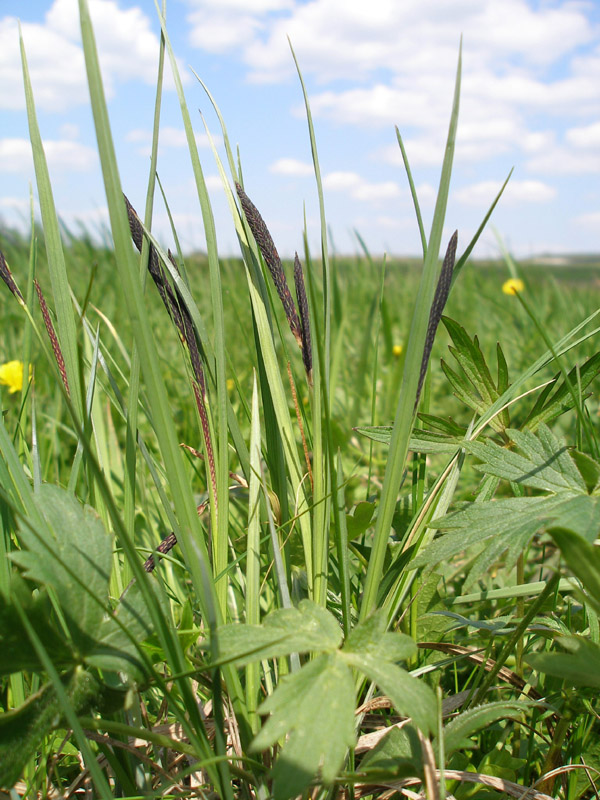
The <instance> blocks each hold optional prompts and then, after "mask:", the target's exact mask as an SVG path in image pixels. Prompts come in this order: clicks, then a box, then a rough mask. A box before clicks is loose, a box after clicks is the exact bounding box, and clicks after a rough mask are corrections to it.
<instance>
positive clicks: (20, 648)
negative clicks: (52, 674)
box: [0, 575, 78, 675]
mask: <svg viewBox="0 0 600 800" xmlns="http://www.w3.org/2000/svg"><path fill="white" fill-rule="evenodd" d="M11 596H12V597H16V598H17V600H18V602H19V605H20V606H21V608H22V609H23V610H24V611H25V613H26V614H27V618H28V619H29V622H30V624H31V626H32V627H33V629H34V630H35V632H36V633H37V635H38V637H39V639H40V641H41V642H42V644H43V645H44V647H45V648H46V649H47V650H48V651H49V652H51V653H52V658H53V661H54V664H55V665H56V666H57V667H58V668H66V667H69V666H72V665H73V664H75V663H76V662H77V660H78V657H76V656H75V654H74V653H73V651H72V650H71V648H70V647H69V643H68V642H66V641H65V637H64V634H63V632H62V631H61V630H60V628H59V626H58V625H57V621H56V618H55V615H54V612H53V609H52V605H51V603H50V601H49V599H48V594H47V592H46V590H45V589H42V590H40V591H38V592H36V595H35V596H33V595H32V592H31V589H30V587H29V586H28V585H27V584H26V583H25V581H24V580H23V579H22V578H21V577H20V576H19V575H14V576H13V577H12V579H11V582H10V588H9V591H7V592H6V594H4V592H0V675H8V674H10V673H12V672H20V671H21V670H25V671H28V672H41V671H43V666H42V664H41V662H40V660H39V657H38V655H37V653H36V651H35V648H34V647H33V645H32V644H31V642H30V640H29V638H28V636H27V634H26V631H25V629H24V628H23V624H22V622H21V619H20V617H19V615H18V614H17V612H16V610H15V607H14V605H13V604H12V603H11V600H10V597H11Z"/></svg>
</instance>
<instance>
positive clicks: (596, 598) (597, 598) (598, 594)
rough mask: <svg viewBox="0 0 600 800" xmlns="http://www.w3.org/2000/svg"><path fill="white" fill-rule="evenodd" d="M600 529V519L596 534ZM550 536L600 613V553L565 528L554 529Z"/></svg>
mask: <svg viewBox="0 0 600 800" xmlns="http://www.w3.org/2000/svg"><path fill="white" fill-rule="evenodd" d="M599 529H600V519H598V518H597V519H596V534H595V535H594V539H592V541H594V540H595V539H596V537H597V535H598V530H599ZM550 535H551V536H552V538H553V539H554V541H555V542H556V544H557V545H558V547H559V548H560V552H561V553H562V555H563V558H564V559H565V561H566V562H567V565H568V567H569V569H570V570H571V572H572V573H573V574H574V575H575V576H576V577H577V578H579V580H580V581H581V583H582V585H583V588H584V589H585V591H586V592H587V594H588V596H589V599H590V600H591V601H592V603H593V605H594V606H595V608H596V611H600V552H599V551H598V548H597V547H595V546H594V545H593V544H591V543H590V542H589V541H584V539H582V538H581V536H579V535H577V534H576V533H574V532H573V531H572V530H567V529H565V528H552V529H551V530H550Z"/></svg>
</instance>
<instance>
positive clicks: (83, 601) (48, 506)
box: [11, 484, 112, 653]
mask: <svg viewBox="0 0 600 800" xmlns="http://www.w3.org/2000/svg"><path fill="white" fill-rule="evenodd" d="M34 502H35V504H36V506H37V509H38V511H39V512H40V513H41V515H42V516H43V517H44V519H45V521H46V523H47V526H48V528H47V531H44V532H42V531H37V530H36V531H35V533H34V531H32V530H31V529H30V528H29V527H28V526H27V525H25V524H22V525H21V528H20V533H19V538H20V540H21V541H22V543H23V544H24V545H25V547H26V548H27V549H26V550H22V551H19V552H16V553H13V554H12V555H11V558H12V560H13V561H14V562H15V563H17V564H18V565H19V566H20V567H21V568H22V569H24V570H26V572H25V575H26V577H28V578H30V579H31V580H34V581H36V582H37V583H41V584H44V585H46V586H49V587H52V589H53V590H54V592H55V593H56V596H57V598H58V601H59V604H60V607H61V610H62V612H63V613H64V615H65V618H66V619H67V620H68V624H69V630H70V631H71V634H72V636H73V640H74V642H75V643H76V644H77V647H78V648H79V649H80V650H81V652H82V653H85V652H88V651H89V649H90V647H91V646H92V644H93V641H94V638H95V636H96V635H97V633H98V630H99V628H100V625H101V624H102V618H103V616H104V609H103V606H104V604H105V603H106V600H107V597H108V582H109V577H110V571H111V565H112V538H111V537H110V536H109V534H108V533H107V532H106V530H105V528H104V525H103V524H102V521H101V519H100V517H99V516H98V515H97V513H96V512H95V511H94V510H93V509H92V508H90V507H89V506H83V505H82V504H81V503H79V502H78V501H77V500H76V498H75V497H73V495H71V494H69V493H68V492H66V491H65V490H64V489H61V488H60V487H58V486H51V485H49V484H44V485H42V486H40V488H39V489H38V491H37V492H35V493H34ZM40 535H48V536H49V538H48V539H45V540H44V541H42V540H40ZM95 598H97V599H95Z"/></svg>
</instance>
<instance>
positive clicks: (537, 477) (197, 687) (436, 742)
mask: <svg viewBox="0 0 600 800" xmlns="http://www.w3.org/2000/svg"><path fill="white" fill-rule="evenodd" d="M80 12H81V19H82V31H83V39H84V46H85V51H86V66H87V71H88V80H89V84H90V92H91V98H92V108H93V112H94V118H95V123H96V130H97V136H98V148H99V154H100V158H101V163H102V168H103V174H104V180H105V187H106V195H107V203H108V207H109V212H110V224H111V234H110V237H109V236H108V235H107V244H106V245H105V246H99V245H98V244H97V243H95V242H94V241H93V239H92V238H90V236H89V235H88V234H87V233H86V232H85V231H77V232H75V233H71V232H69V231H65V230H63V231H62V236H61V235H59V232H60V226H59V223H58V221H57V216H56V212H55V210H54V207H53V202H52V194H51V186H50V182H49V178H48V175H47V172H46V170H45V160H44V155H43V148H42V142H41V137H40V135H39V132H38V130H37V123H36V120H35V113H34V108H35V106H34V96H33V92H32V91H31V87H29V86H28V83H27V72H26V69H24V74H25V79H26V88H27V92H26V94H27V98H28V113H29V122H30V131H31V140H32V146H33V149H34V155H35V159H34V160H35V164H36V176H37V181H38V193H39V196H40V203H41V207H42V225H41V226H39V225H36V226H35V229H34V231H33V235H32V237H31V238H23V237H20V236H19V235H18V234H16V233H15V232H11V231H5V232H3V233H1V234H0V250H1V251H2V253H3V254H4V256H5V258H6V261H7V263H8V265H9V267H10V269H11V271H12V274H13V276H14V278H15V280H16V282H17V284H18V286H19V287H20V290H21V292H22V294H23V296H24V297H25V299H26V303H25V304H22V303H19V302H17V299H16V298H15V296H13V295H12V294H11V293H10V292H9V290H8V288H6V287H1V288H2V289H3V291H2V292H0V314H1V315H2V319H3V321H4V325H3V329H2V353H3V355H4V358H5V360H6V361H9V360H22V361H24V362H25V363H28V362H31V364H32V365H33V376H34V377H33V383H32V385H31V386H28V385H27V382H26V383H25V385H24V387H23V389H22V390H21V391H20V392H16V393H14V394H9V393H8V387H2V395H1V401H2V407H3V412H4V413H3V421H2V424H1V425H0V452H1V454H2V457H1V458H0V520H1V523H2V534H3V535H2V539H1V541H2V546H3V554H2V558H1V559H0V643H1V644H2V649H1V650H0V676H1V677H0V681H1V685H2V694H1V700H0V703H1V706H2V712H3V713H1V714H0V784H2V785H3V786H4V787H5V788H7V789H10V788H12V787H13V786H14V787H15V791H16V792H17V794H18V795H21V796H27V797H36V796H40V797H41V796H45V792H47V791H48V786H49V785H51V786H52V787H53V790H56V791H58V792H63V793H64V792H66V791H67V790H68V787H69V786H71V787H72V786H74V785H75V784H74V782H76V781H81V782H82V784H83V783H85V782H86V781H88V782H91V784H92V785H93V786H92V789H91V792H92V794H93V795H94V796H98V797H122V798H125V797H129V798H133V797H163V796H211V793H213V796H214V794H216V795H218V796H220V797H236V798H237V797H247V798H250V797H256V798H268V797H271V796H273V797H275V798H277V800H284V799H285V798H291V797H297V796H305V797H306V796H308V795H307V793H310V796H311V797H323V798H326V797H335V796H346V797H352V796H354V797H373V798H375V797H380V796H390V795H389V794H387V795H386V794H385V792H386V791H388V790H389V788H390V787H396V788H397V789H399V788H400V784H399V783H398V782H401V781H403V780H405V781H409V782H411V783H410V785H411V786H413V787H414V788H415V790H416V791H419V784H421V785H422V788H423V791H424V792H425V793H426V794H427V795H428V796H429V797H431V798H437V797H438V796H443V794H444V793H449V794H450V793H451V794H452V795H453V796H454V797H456V798H458V800H469V799H470V798H487V797H489V796H490V793H491V792H494V793H498V792H499V791H504V792H505V793H508V794H511V793H512V794H513V795H515V796H520V794H521V793H522V792H524V791H525V789H526V787H529V786H532V785H534V784H536V782H537V784H536V785H537V790H538V791H541V792H545V793H546V794H554V795H556V796H559V797H562V798H565V799H566V798H568V799H569V800H572V799H573V800H574V799H575V798H580V797H581V798H583V797H590V796H592V793H593V785H594V783H593V782H594V781H595V777H594V776H595V774H596V773H595V770H597V769H600V752H599V750H598V746H597V740H598V717H597V711H598V709H597V700H596V695H595V690H596V689H597V688H598V685H599V680H598V677H597V676H598V675H599V674H600V669H599V667H600V644H599V640H600V631H599V625H598V613H600V558H599V557H598V552H597V549H596V547H595V544H594V542H595V540H596V538H597V537H598V533H599V529H600V489H599V488H598V487H599V486H600V464H599V444H598V432H599V423H598V414H599V406H598V394H597V389H598V378H597V374H598V373H599V372H600V363H599V362H600V356H599V355H598V352H597V346H596V341H597V334H598V331H597V328H598V324H599V322H598V310H599V305H600V304H599V302H598V301H599V298H600V291H599V287H598V283H597V277H596V275H597V264H596V262H594V260H593V259H591V258H590V259H579V260H575V261H574V262H573V263H572V264H570V265H567V266H564V265H562V266H557V267H549V266H548V265H547V264H545V263H543V262H542V263H540V264H539V265H537V264H535V263H527V264H521V265H515V264H514V263H513V262H512V261H511V260H510V257H508V256H507V258H506V260H502V261H499V262H497V263H495V262H494V263H492V262H490V263H478V262H474V261H472V260H469V259H464V258H461V254H462V253H464V252H465V250H467V249H468V248H470V244H469V243H468V242H464V241H462V240H461V239H460V231H459V250H458V256H459V258H458V262H457V263H458V266H457V269H456V271H455V278H456V280H455V281H454V284H453V286H452V291H451V294H450V297H449V300H448V303H447V304H446V307H445V309H444V319H443V322H442V324H440V326H439V328H438V329H437V334H436V337H435V343H434V346H433V352H432V355H431V359H430V363H429V369H428V377H427V380H426V382H425V386H424V391H423V394H422V396H421V398H420V400H419V405H418V410H419V414H418V416H415V414H414V406H415V396H416V393H417V384H418V380H419V371H420V368H421V362H422V359H423V349H424V342H425V340H426V338H428V337H429V334H430V333H431V332H432V330H433V328H432V324H433V322H437V317H436V319H434V320H433V322H432V321H431V320H430V308H431V306H432V302H435V301H434V297H435V296H436V286H437V284H438V280H439V275H440V258H442V257H443V255H444V251H445V248H446V245H447V242H444V241H442V238H441V234H442V230H443V228H444V220H445V213H446V201H447V194H448V186H449V182H450V176H451V170H452V156H453V145H454V135H455V127H456V120H457V118H458V105H459V103H458V99H459V94H460V62H459V69H458V73H457V81H456V93H455V98H454V106H453V113H452V119H451V122H450V126H449V134H448V143H447V147H446V152H445V156H444V159H443V166H442V175H441V181H440V189H439V194H438V202H437V204H436V210H435V213H434V218H433V222H432V227H431V231H430V232H427V231H425V230H424V229H423V226H422V223H420V214H419V212H418V198H416V197H415V207H416V209H417V220H418V221H416V222H415V224H419V225H420V228H421V234H422V236H421V238H422V242H423V249H424V253H423V257H422V258H415V259H403V260H395V259H392V258H388V259H386V261H385V262H382V261H381V260H379V259H376V258H373V257H372V256H371V255H370V254H369V252H368V249H367V246H366V245H365V244H364V243H363V242H362V240H360V248H361V255H357V256H355V257H342V256H339V255H337V254H335V253H332V252H329V251H328V248H327V241H326V238H325V231H326V208H325V206H324V205H322V227H323V232H324V235H323V242H322V250H321V252H320V253H319V254H311V253H309V252H308V251H307V250H306V249H305V251H304V252H303V253H302V259H301V260H302V262H303V268H304V281H305V285H306V292H307V295H308V306H309V312H310V322H307V321H306V320H303V321H302V323H301V327H302V329H303V332H304V333H306V329H307V327H308V325H310V331H311V337H312V374H311V377H312V383H311V381H310V380H308V377H307V362H306V358H305V360H304V362H303V358H302V353H301V350H300V349H299V348H298V347H297V343H296V340H295V338H294V336H292V334H291V332H290V328H289V324H288V323H289V308H288V315H287V317H286V314H285V313H284V309H283V307H282V304H281V302H280V300H279V297H278V296H277V292H276V291H275V287H274V285H273V281H272V274H273V272H272V270H273V267H272V266H271V265H269V268H268V269H267V267H266V265H265V260H264V259H263V254H264V253H265V252H266V250H265V243H264V242H262V241H260V237H259V236H258V234H257V241H258V245H260V246H257V241H255V239H254V236H253V235H252V231H253V230H254V231H256V229H255V227H253V223H252V220H250V219H246V217H245V215H243V214H242V213H241V208H240V205H239V204H238V203H237V195H236V191H235V188H234V182H235V181H239V178H240V175H239V168H238V165H237V163H236V161H235V159H234V157H233V154H232V152H231V150H230V149H229V145H228V143H227V141H228V140H227V136H226V130H225V128H224V131H223V133H224V139H225V141H226V143H227V164H226V165H223V164H221V163H219V165H218V166H219V169H220V170H221V174H222V176H223V178H224V191H225V192H226V194H227V197H228V199H229V202H230V207H231V213H232V216H233V219H234V223H235V225H236V230H237V232H238V236H239V242H240V257H238V258H226V257H223V255H222V254H219V252H218V247H217V242H216V238H215V236H214V231H213V223H212V212H211V209H210V203H209V200H208V195H207V193H206V188H205V185H204V179H203V167H202V165H201V164H200V163H199V162H198V160H197V153H196V151H195V146H192V145H193V142H194V136H193V131H192V130H191V123H190V119H189V115H188V112H187V106H186V103H185V97H184V95H183V92H182V90H181V85H180V82H179V81H178V80H177V79H176V85H177V86H178V90H179V98H180V104H181V113H182V118H183V124H184V127H185V128H186V131H187V132H188V138H189V142H190V146H191V147H192V150H191V168H192V172H193V174H194V177H195V181H196V185H197V189H198V199H199V204H200V206H201V208H202V213H203V219H204V224H205V229H206V233H207V242H208V251H207V254H206V255H190V256H186V257H185V259H184V261H182V260H181V254H179V256H178V257H177V262H178V266H177V268H176V267H175V266H174V265H173V263H172V262H171V261H170V260H169V259H168V257H167V256H166V248H167V247H170V248H171V250H173V252H176V251H177V248H176V247H174V243H172V242H167V243H164V244H165V245H166V246H165V247H164V249H163V247H162V245H161V244H160V243H158V242H156V241H154V240H153V239H152V238H150V236H146V237H145V238H144V243H143V246H142V243H141V242H138V244H139V245H140V246H141V254H138V253H137V251H136V250H134V248H133V247H132V244H131V237H130V231H129V227H128V220H127V213H126V208H125V204H124V202H123V199H122V194H121V190H122V189H125V191H126V189H127V187H121V186H120V179H119V174H118V165H117V163H116V160H115V156H114V151H113V147H112V140H111V134H110V124H109V119H108V116H107V113H106V107H105V104H104V98H103V91H102V86H101V81H100V75H99V70H98V65H97V60H96V55H95V46H94V41H93V32H92V30H91V26H90V23H89V18H88V12H87V4H86V2H85V1H84V0H81V1H80ZM163 32H164V37H165V38H164V42H163V46H164V52H161V65H162V63H163V61H164V60H169V61H170V62H171V64H173V65H176V62H175V61H174V60H173V58H172V53H171V51H170V45H169V42H168V32H167V29H166V28H164V29H163ZM24 64H25V61H24ZM161 85H162V66H161V73H160V77H159V81H158V88H157V103H156V109H157V112H156V127H155V136H154V153H155V154H156V143H157V141H158V138H159V136H160V124H159V122H160V120H159V117H160V114H159V110H160V93H161ZM33 88H34V90H35V87H33ZM306 113H307V119H308V123H309V137H310V140H311V146H312V150H313V158H314V163H315V174H316V182H317V192H318V194H319V196H320V197H321V199H322V195H321V192H320V178H319V169H318V157H317V146H318V142H317V141H316V140H315V136H314V131H313V128H312V122H311V115H310V107H309V105H308V101H307V105H306ZM223 125H225V123H224V122H223ZM399 141H400V144H401V139H399ZM409 155H410V154H409ZM407 169H408V170H409V166H408V163H407ZM150 174H151V176H153V175H154V165H153V167H152V169H151V173H150ZM409 177H410V171H409ZM155 188H156V187H155V184H154V179H153V177H151V178H149V182H148V197H147V203H146V209H145V213H144V214H142V210H141V209H137V211H138V213H139V214H140V218H142V217H143V218H144V219H145V221H146V230H148V227H149V224H150V220H151V209H152V206H153V203H154V197H155ZM245 190H246V192H247V194H248V195H249V196H250V197H252V187H251V186H245ZM499 202H502V199H501V198H500V200H499ZM487 211H488V210H487V209H482V219H483V218H484V217H485V216H486V213H487ZM58 213H59V214H60V209H58ZM267 223H268V220H267ZM300 227H301V221H299V229H300ZM275 244H276V243H275ZM267 247H268V244H267ZM357 247H358V244H357ZM153 252H154V256H153V255H152V253H153ZM156 257H157V258H158V262H157V263H159V264H162V270H163V277H162V278H160V277H159V282H162V286H163V290H164V291H168V292H171V297H172V298H173V303H174V306H172V308H175V310H174V311H173V312H172V313H173V315H174V318H175V322H176V325H174V324H173V321H172V320H171V319H169V316H168V314H167V312H166V310H165V306H164V305H163V303H162V302H161V299H160V297H159V294H158V292H157V291H156V287H155V286H154V282H153V281H152V280H148V275H147V272H146V266H147V264H148V261H149V259H150V264H153V263H154V262H153V260H152V259H153V258H156ZM92 264H93V265H94V266H93V268H91V267H90V265H92ZM283 266H284V271H285V273H286V275H287V281H288V282H291V276H292V264H290V263H286V264H284V265H283ZM516 274H519V275H520V276H521V277H522V278H523V280H524V281H525V284H526V285H525V289H524V291H523V293H522V294H521V295H518V296H508V295H506V294H504V293H503V292H502V285H503V283H504V281H505V280H506V279H507V278H508V277H511V276H512V277H515V275H516ZM242 275H245V277H246V282H245V283H244V282H243V281H242V280H241V279H240V278H241V276H242ZM276 275H278V277H277V278H276V280H277V281H279V282H280V284H281V282H282V281H283V279H282V278H281V275H280V273H277V272H276ZM34 276H35V277H36V278H37V280H38V281H39V283H40V285H41V287H42V290H43V292H44V294H45V296H46V298H47V302H48V305H49V307H50V309H51V311H52V314H53V315H54V316H53V319H54V328H55V330H56V337H57V340H58V343H59V347H60V349H61V351H62V353H63V355H64V359H65V364H66V373H67V376H68V387H69V390H68V391H67V390H66V388H65V386H64V385H63V382H62V380H61V377H60V373H59V371H58V369H57V366H56V361H55V355H54V353H53V351H52V348H51V346H50V340H49V338H48V333H47V331H46V329H45V327H44V323H43V322H42V320H41V315H40V311H39V306H38V304H37V299H36V300H35V301H34V297H35V295H34V292H33V278H34ZM167 285H168V286H169V287H171V288H170V289H168V290H167V289H165V287H166V286H167ZM283 294H284V295H285V293H283ZM125 298H127V302H125ZM291 302H292V303H293V302H294V301H293V300H292V301H291ZM178 328H179V330H178ZM475 337H476V338H475ZM302 343H303V347H304V348H305V353H306V347H307V345H306V341H305V339H302ZM498 344H499V345H500V348H498ZM197 348H199V349H198V350H197V352H198V357H197V356H196V349H197ZM288 365H289V366H288ZM290 376H291V381H290ZM551 381H554V383H552V384H550V382H551ZM588 395H589V396H588ZM299 420H300V421H299ZM180 443H184V444H186V445H189V447H190V448H193V449H194V450H195V451H196V452H197V453H198V454H199V457H198V456H195V455H193V454H192V452H191V451H190V450H189V449H185V448H181V447H180ZM309 465H310V469H309ZM84 507H85V510H84ZM171 532H174V533H175V536H176V539H177V544H176V546H175V547H174V548H173V549H170V550H169V552H168V553H167V554H166V555H165V557H164V558H163V559H162V560H161V561H160V563H159V564H158V566H157V567H156V569H155V570H154V571H153V572H152V573H149V572H146V571H145V570H144V568H143V565H144V561H145V560H146V559H147V558H148V557H149V556H150V555H151V554H152V553H153V552H154V559H155V562H156V561H157V555H158V554H157V552H156V548H157V547H158V545H159V543H160V542H161V540H164V539H165V537H167V536H168V535H169V534H170V533H171ZM5 554H6V557H5ZM355 712H356V713H355ZM404 718H409V722H408V723H407V724H405V725H404V726H403V727H393V726H394V725H395V723H397V722H399V721H400V720H401V719H404ZM386 728H391V730H390V731H389V732H388V734H387V735H386V736H385V737H384V738H383V739H381V741H380V742H378V743H377V742H376V741H375V740H374V737H373V736H372V734H373V732H375V731H380V732H383V731H384V730H385V729H386ZM375 738H376V737H375ZM584 765H585V766H586V768H587V771H586V769H582V767H583V766H584ZM556 769H558V773H553V772H552V770H556ZM494 780H496V781H497V780H500V781H501V783H500V784H498V783H496V784H494V783H493V781H494ZM502 781H504V783H502ZM510 782H512V784H511V783H510ZM513 784H514V785H515V786H516V788H515V786H513Z"/></svg>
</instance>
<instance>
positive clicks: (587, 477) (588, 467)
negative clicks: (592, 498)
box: [569, 449, 600, 494]
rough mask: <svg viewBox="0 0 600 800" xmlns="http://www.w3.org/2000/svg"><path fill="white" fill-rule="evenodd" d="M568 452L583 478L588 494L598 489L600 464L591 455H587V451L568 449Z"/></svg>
mask: <svg viewBox="0 0 600 800" xmlns="http://www.w3.org/2000/svg"><path fill="white" fill-rule="evenodd" d="M569 453H570V454H571V458H572V459H573V461H574V462H575V465H576V467H577V469H578V470H579V473H580V475H581V477H582V478H583V480H584V483H585V485H586V488H587V490H588V492H589V494H592V493H593V492H594V491H597V490H600V464H599V463H598V462H597V461H594V459H593V458H591V456H588V455H587V453H581V452H580V451H579V450H574V449H570V450H569Z"/></svg>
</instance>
